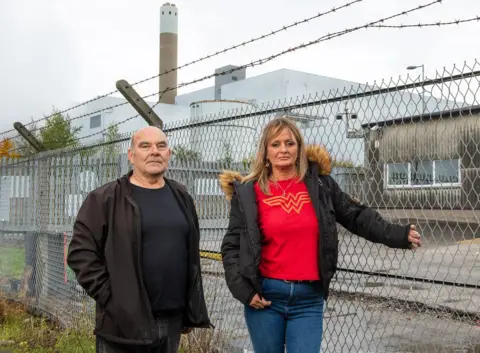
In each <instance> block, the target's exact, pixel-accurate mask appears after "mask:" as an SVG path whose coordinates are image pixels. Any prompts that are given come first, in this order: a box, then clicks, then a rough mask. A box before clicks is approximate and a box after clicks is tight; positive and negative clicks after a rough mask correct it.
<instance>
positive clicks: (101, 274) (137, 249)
mask: <svg viewBox="0 0 480 353" xmlns="http://www.w3.org/2000/svg"><path fill="white" fill-rule="evenodd" d="M170 156H171V150H170V148H169V146H168V141H167V136H166V135H165V134H164V133H163V131H161V130H160V129H159V128H157V127H153V126H149V127H146V128H143V129H141V130H139V131H137V132H135V134H134V135H133V136H132V141H131V146H130V148H129V150H128V158H129V161H130V163H131V164H132V166H133V171H131V172H129V173H128V174H127V175H125V176H123V177H122V178H120V179H118V180H115V181H113V182H110V183H107V184H106V185H103V186H101V187H100V188H98V189H96V190H94V191H92V192H91V193H90V194H89V195H88V196H87V198H86V199H85V201H84V202H83V204H82V206H81V208H80V210H79V212H78V215H77V219H76V221H75V224H74V226H73V238H72V241H71V243H70V246H69V252H68V259H67V261H68V265H69V266H70V267H71V268H72V270H73V271H74V272H75V274H76V277H77V280H78V282H79V284H80V285H81V286H82V287H83V288H84V289H85V291H86V292H87V293H88V295H89V296H90V297H92V298H93V299H94V300H95V301H96V323H95V334H96V336H97V352H105V353H110V352H115V353H116V352H149V353H157V352H158V353H160V352H162V353H163V352H165V353H170V352H172V353H173V352H178V349H179V342H180V337H181V333H188V332H190V330H191V328H193V327H202V328H208V327H213V326H212V325H211V323H210V320H209V318H208V314H207V309H206V305H205V299H204V293H203V285H202V278H201V273H200V253H199V227H198V218H197V213H196V210H195V206H194V203H193V199H192V197H191V196H190V195H189V194H188V193H187V191H186V189H185V188H184V187H183V186H182V185H181V184H179V183H177V182H175V181H173V180H169V179H167V178H165V177H164V174H165V171H166V169H167V167H168V161H169V159H170Z"/></svg>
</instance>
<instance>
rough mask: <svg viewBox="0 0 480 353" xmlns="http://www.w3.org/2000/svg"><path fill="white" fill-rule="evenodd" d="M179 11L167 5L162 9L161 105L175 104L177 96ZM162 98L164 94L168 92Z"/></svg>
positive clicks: (173, 5)
mask: <svg viewBox="0 0 480 353" xmlns="http://www.w3.org/2000/svg"><path fill="white" fill-rule="evenodd" d="M177 43H178V9H177V7H176V6H175V4H170V3H168V2H167V3H165V4H163V5H162V7H161V8H160V75H161V76H160V80H159V81H160V82H159V85H160V98H159V102H160V103H166V104H175V97H176V96H177V71H173V72H169V73H168V74H165V75H162V74H163V73H164V72H166V71H170V70H172V69H175V68H176V67H177ZM167 89H168V91H167V92H165V93H164V94H163V96H162V92H164V91H165V90H167Z"/></svg>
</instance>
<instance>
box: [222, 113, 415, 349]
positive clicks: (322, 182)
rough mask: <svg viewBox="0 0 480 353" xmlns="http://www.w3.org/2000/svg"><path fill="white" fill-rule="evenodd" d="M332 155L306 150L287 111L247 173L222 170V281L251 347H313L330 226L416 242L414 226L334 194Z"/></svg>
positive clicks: (329, 269) (331, 253) (333, 260)
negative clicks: (226, 213) (226, 207)
mask: <svg viewBox="0 0 480 353" xmlns="http://www.w3.org/2000/svg"><path fill="white" fill-rule="evenodd" d="M331 168H332V166H331V159H330V156H329V154H328V152H327V151H326V150H325V149H324V148H321V147H319V146H308V147H307V146H305V144H304V141H303V137H302V136H301V133H300V131H299V129H298V128H297V126H296V125H295V123H293V122H292V121H290V120H289V119H288V118H286V117H281V118H276V119H275V120H273V121H271V122H270V123H268V124H267V125H266V127H265V129H264V131H263V133H262V136H261V139H260V143H259V147H258V152H257V155H256V159H255V161H254V163H253V167H252V171H251V173H250V174H249V175H247V176H246V177H242V176H241V175H240V174H239V173H236V172H232V171H225V172H224V173H222V174H221V175H220V178H219V179H220V185H221V187H222V189H223V191H224V192H225V194H226V196H227V199H229V200H231V210H230V221H229V225H228V231H227V233H226V234H225V237H224V239H223V242H222V246H221V252H222V258H223V266H224V268H225V277H226V281H227V285H228V287H229V289H230V291H231V293H232V295H233V296H234V297H235V298H236V299H237V300H239V301H240V302H242V303H243V304H244V305H245V320H246V323H247V328H248V331H249V334H250V338H251V340H252V343H253V347H254V350H255V352H256V353H277V352H278V353H281V352H284V350H285V348H286V350H287V352H289V353H318V352H319V351H320V344H321V341H322V331H323V323H322V322H323V304H324V300H326V299H327V298H328V293H329V285H330V281H331V279H332V277H333V275H334V273H335V271H336V266H337V258H338V233H337V229H336V222H338V223H340V224H341V225H342V226H344V227H345V228H346V229H347V230H349V231H350V232H352V233H354V234H356V235H358V236H361V237H363V238H365V239H367V240H370V241H372V242H375V243H383V244H385V245H386V246H389V247H392V248H399V249H408V248H410V249H414V248H416V247H417V246H421V241H420V235H419V234H418V233H417V232H416V231H415V227H414V226H413V225H412V226H410V225H408V226H398V225H394V224H391V223H389V222H387V221H386V220H384V219H382V218H381V217H380V215H379V214H378V213H377V212H376V211H375V210H373V209H371V208H368V207H366V206H364V205H363V204H362V203H361V202H360V201H358V200H356V199H354V198H352V197H350V196H349V195H347V194H345V193H344V192H342V190H341V189H340V188H339V186H338V185H337V183H336V182H335V181H334V180H333V179H332V177H331V176H329V174H330V172H331Z"/></svg>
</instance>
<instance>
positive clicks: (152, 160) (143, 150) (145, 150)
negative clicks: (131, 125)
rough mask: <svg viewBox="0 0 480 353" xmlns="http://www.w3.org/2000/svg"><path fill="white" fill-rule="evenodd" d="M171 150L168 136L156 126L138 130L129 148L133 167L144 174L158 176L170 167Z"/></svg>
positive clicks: (129, 156) (129, 157)
mask: <svg viewBox="0 0 480 353" xmlns="http://www.w3.org/2000/svg"><path fill="white" fill-rule="evenodd" d="M170 155H171V151H170V148H169V147H168V141H167V136H166V135H165V133H164V132H163V131H161V130H160V129H158V128H156V127H151V126H150V127H146V128H144V129H141V130H139V131H137V132H136V133H135V135H134V137H133V143H132V146H131V147H130V149H129V150H128V159H129V160H130V163H132V165H133V168H134V169H135V170H137V171H138V172H140V173H141V174H143V175H148V176H158V175H161V174H163V173H164V172H165V170H166V169H167V167H168V161H169V159H170Z"/></svg>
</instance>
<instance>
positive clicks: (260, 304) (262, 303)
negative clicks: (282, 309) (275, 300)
mask: <svg viewBox="0 0 480 353" xmlns="http://www.w3.org/2000/svg"><path fill="white" fill-rule="evenodd" d="M270 304H272V302H270V301H267V300H265V299H264V298H260V296H259V295H258V294H255V296H254V297H253V298H252V301H251V302H250V306H251V307H252V308H255V309H264V308H265V307H267V306H270Z"/></svg>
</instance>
